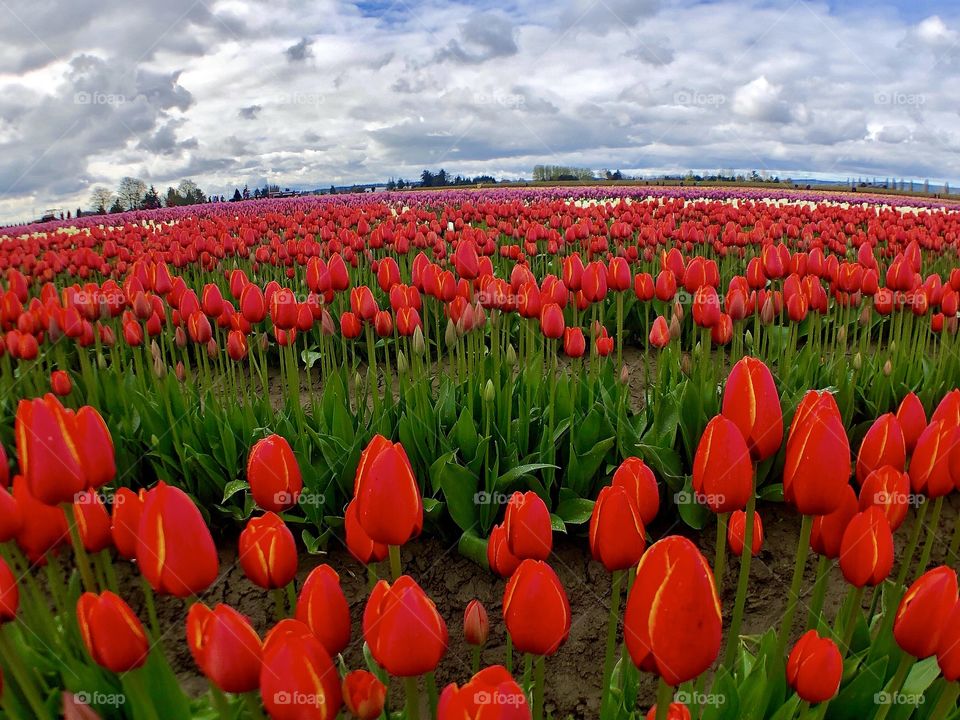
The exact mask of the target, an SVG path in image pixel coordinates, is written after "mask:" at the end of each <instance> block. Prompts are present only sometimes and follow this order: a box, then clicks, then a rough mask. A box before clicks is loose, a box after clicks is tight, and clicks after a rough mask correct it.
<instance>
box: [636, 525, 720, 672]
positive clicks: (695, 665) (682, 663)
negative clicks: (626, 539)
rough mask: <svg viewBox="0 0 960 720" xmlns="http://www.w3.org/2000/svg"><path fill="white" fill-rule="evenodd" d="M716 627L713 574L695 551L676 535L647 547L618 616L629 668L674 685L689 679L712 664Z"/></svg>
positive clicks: (716, 647)
mask: <svg viewBox="0 0 960 720" xmlns="http://www.w3.org/2000/svg"><path fill="white" fill-rule="evenodd" d="M721 625H722V620H721V616H720V599H719V598H718V597H717V590H716V586H715V584H714V579H713V573H712V572H711V570H710V566H709V565H708V564H707V561H706V559H705V558H704V557H703V555H701V554H700V551H699V550H697V547H696V546H695V545H694V544H693V543H692V542H691V541H690V540H687V539H686V538H683V537H680V536H677V535H673V536H669V537H666V538H664V539H662V540H660V541H658V542H656V543H654V544H653V545H651V546H650V548H649V549H648V550H647V552H646V553H645V554H644V556H643V557H642V558H641V560H640V564H639V565H638V566H637V576H636V580H635V582H634V584H633V588H632V589H631V590H630V595H629V596H628V598H627V608H626V612H625V614H624V618H623V628H624V630H623V634H624V641H625V643H626V646H627V650H628V651H629V653H630V657H631V659H632V660H633V663H634V665H636V666H637V667H644V668H650V669H653V670H655V671H656V672H657V673H658V674H659V675H660V676H661V677H662V678H663V679H664V681H665V682H666V683H667V684H668V685H672V686H674V687H675V686H677V685H679V684H680V683H683V682H686V681H687V680H692V679H693V678H695V677H697V676H698V675H700V673H702V672H703V671H704V670H706V669H707V668H709V667H710V666H711V665H712V664H713V661H714V660H716V658H717V655H718V653H719V652H720V640H721Z"/></svg>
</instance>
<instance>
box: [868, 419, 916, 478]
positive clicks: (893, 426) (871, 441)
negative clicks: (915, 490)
mask: <svg viewBox="0 0 960 720" xmlns="http://www.w3.org/2000/svg"><path fill="white" fill-rule="evenodd" d="M906 462H907V449H906V441H905V440H904V437H903V430H901V429H900V423H899V422H897V417H896V415H894V414H893V413H887V414H886V415H881V416H880V417H879V418H877V419H876V421H874V423H873V425H871V426H870V429H869V430H867V434H866V435H864V437H863V442H862V443H861V444H860V452H859V454H858V455H857V482H860V483H862V482H863V481H864V480H866V478H867V475H869V474H870V473H871V472H873V471H874V470H876V469H877V468H880V467H883V466H884V465H891V466H893V467H895V468H898V469H900V470H903V468H904V466H905V465H906Z"/></svg>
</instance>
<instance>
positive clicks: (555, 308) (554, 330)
mask: <svg viewBox="0 0 960 720" xmlns="http://www.w3.org/2000/svg"><path fill="white" fill-rule="evenodd" d="M565 327H566V325H565V323H564V320H563V310H561V309H560V306H559V305H557V304H556V303H547V304H545V305H544V306H543V308H542V309H541V310H540V331H541V332H542V333H543V336H544V337H545V338H549V339H550V340H557V339H558V338H562V337H563V331H564V328H565Z"/></svg>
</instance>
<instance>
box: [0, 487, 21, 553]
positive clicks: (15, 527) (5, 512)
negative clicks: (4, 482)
mask: <svg viewBox="0 0 960 720" xmlns="http://www.w3.org/2000/svg"><path fill="white" fill-rule="evenodd" d="M22 528H23V513H22V512H21V511H20V504H19V503H18V502H17V499H16V498H15V497H14V496H13V495H11V494H10V493H9V492H8V491H7V490H5V489H4V488H2V487H0V543H5V542H10V541H11V540H13V539H14V538H16V536H17V535H18V534H19V533H20V530H21V529H22Z"/></svg>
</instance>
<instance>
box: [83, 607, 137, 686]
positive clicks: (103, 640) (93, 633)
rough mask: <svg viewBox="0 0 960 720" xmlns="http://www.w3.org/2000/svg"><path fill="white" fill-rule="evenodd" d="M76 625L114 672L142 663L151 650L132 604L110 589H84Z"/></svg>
mask: <svg viewBox="0 0 960 720" xmlns="http://www.w3.org/2000/svg"><path fill="white" fill-rule="evenodd" d="M77 625H78V627H79V628H80V637H81V639H82V640H83V644H84V646H85V647H86V648H87V652H88V653H90V657H91V658H93V660H94V662H96V663H97V664H98V665H100V666H101V667H104V668H106V669H107V670H111V671H113V672H115V673H122V672H128V671H130V670H134V669H136V668H138V667H140V666H142V665H143V664H144V663H145V662H146V661H147V654H148V653H149V651H150V647H149V644H148V642H147V634H146V632H145V631H144V629H143V625H142V624H141V623H140V619H139V618H138V617H137V616H136V615H135V614H134V612H133V610H131V609H130V606H129V605H127V604H126V603H125V602H124V601H123V599H121V598H120V597H119V596H117V595H115V594H114V593H112V592H110V591H106V592H104V593H102V594H100V595H97V594H95V593H92V592H85V593H84V594H83V595H81V596H80V599H79V600H78V601H77Z"/></svg>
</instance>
